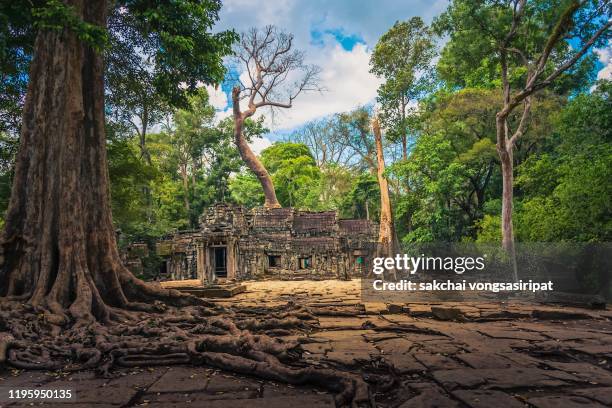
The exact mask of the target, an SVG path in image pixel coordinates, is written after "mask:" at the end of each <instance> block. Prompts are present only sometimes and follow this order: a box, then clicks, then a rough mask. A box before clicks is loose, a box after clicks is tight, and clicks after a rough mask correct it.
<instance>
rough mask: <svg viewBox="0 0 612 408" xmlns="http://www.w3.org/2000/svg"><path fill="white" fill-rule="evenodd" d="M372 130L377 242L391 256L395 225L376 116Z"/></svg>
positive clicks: (392, 253)
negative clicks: (377, 194) (377, 198)
mask: <svg viewBox="0 0 612 408" xmlns="http://www.w3.org/2000/svg"><path fill="white" fill-rule="evenodd" d="M372 130H373V133H374V140H375V142H376V159H377V163H378V165H377V178H378V185H379V187H380V229H379V234H378V242H379V245H380V246H381V250H382V251H383V252H385V255H386V256H393V255H394V254H395V252H396V249H397V239H396V235H395V227H394V225H393V212H392V210H391V198H390V196H389V183H388V182H387V179H386V177H385V175H384V173H385V158H384V156H383V146H382V134H381V131H380V124H379V122H378V118H377V117H374V119H373V120H372Z"/></svg>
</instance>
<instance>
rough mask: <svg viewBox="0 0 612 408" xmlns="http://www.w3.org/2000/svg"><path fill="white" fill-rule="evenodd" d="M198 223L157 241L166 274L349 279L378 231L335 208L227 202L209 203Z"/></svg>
mask: <svg viewBox="0 0 612 408" xmlns="http://www.w3.org/2000/svg"><path fill="white" fill-rule="evenodd" d="M200 224H201V229H200V230H197V231H184V232H179V233H177V234H176V235H175V236H174V237H173V239H171V240H168V241H164V242H160V243H159V244H158V245H157V253H158V255H160V256H162V257H163V258H164V259H165V267H164V268H163V269H165V273H162V275H165V277H166V278H167V279H174V280H178V279H196V278H197V279H201V280H202V282H203V283H211V282H215V281H218V280H220V279H221V280H224V279H227V280H247V279H265V278H275V279H330V278H337V279H348V278H351V277H355V276H361V275H362V273H363V268H364V264H365V262H364V261H365V257H367V256H368V248H371V246H370V245H368V244H369V243H371V242H372V241H373V240H375V238H376V231H377V227H376V224H375V223H373V222H371V221H369V220H344V219H339V218H338V216H337V214H336V212H335V211H325V212H307V211H299V210H295V209H293V208H276V209H263V208H256V209H253V210H246V209H244V208H243V207H239V206H233V205H228V204H217V205H215V206H213V207H210V208H208V209H207V210H206V211H205V212H204V214H203V215H202V217H201V218H200Z"/></svg>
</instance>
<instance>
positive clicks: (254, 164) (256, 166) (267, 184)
mask: <svg viewBox="0 0 612 408" xmlns="http://www.w3.org/2000/svg"><path fill="white" fill-rule="evenodd" d="M239 96H240V88H239V87H234V89H233V90H232V102H233V105H234V143H235V144H236V147H237V148H238V152H239V153H240V157H242V160H243V161H244V163H245V164H246V165H247V167H248V168H249V169H250V170H251V171H252V172H253V173H255V177H257V180H259V183H260V184H261V188H262V189H263V192H264V197H265V202H264V207H266V208H280V207H281V205H280V203H279V202H278V199H277V198H276V190H275V189H274V183H273V182H272V178H271V177H270V174H269V173H268V170H266V168H265V167H264V166H263V164H261V161H259V159H258V158H257V156H256V155H255V153H253V151H252V150H251V148H250V147H249V144H248V143H247V141H246V139H245V138H244V135H243V132H242V131H243V126H244V121H245V120H246V118H248V117H250V116H252V115H253V114H254V113H255V110H254V109H252V111H246V112H245V113H242V112H240V98H239Z"/></svg>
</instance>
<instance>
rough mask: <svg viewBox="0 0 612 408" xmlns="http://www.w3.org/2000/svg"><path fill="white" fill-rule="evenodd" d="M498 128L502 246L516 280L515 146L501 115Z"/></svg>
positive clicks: (498, 118)
mask: <svg viewBox="0 0 612 408" xmlns="http://www.w3.org/2000/svg"><path fill="white" fill-rule="evenodd" d="M496 128H497V129H496V132H497V153H498V154H499V159H500V162H501V169H502V214H501V234H502V247H503V248H504V250H505V251H506V252H507V253H508V256H509V257H510V262H511V263H512V275H513V276H512V277H513V279H514V281H518V271H517V265H516V252H515V248H514V230H513V226H512V201H513V198H514V190H513V188H514V186H513V185H514V162H513V157H512V153H513V152H512V149H513V146H512V145H511V144H510V143H508V142H507V141H506V119H505V118H504V117H502V116H501V115H498V117H497V126H496Z"/></svg>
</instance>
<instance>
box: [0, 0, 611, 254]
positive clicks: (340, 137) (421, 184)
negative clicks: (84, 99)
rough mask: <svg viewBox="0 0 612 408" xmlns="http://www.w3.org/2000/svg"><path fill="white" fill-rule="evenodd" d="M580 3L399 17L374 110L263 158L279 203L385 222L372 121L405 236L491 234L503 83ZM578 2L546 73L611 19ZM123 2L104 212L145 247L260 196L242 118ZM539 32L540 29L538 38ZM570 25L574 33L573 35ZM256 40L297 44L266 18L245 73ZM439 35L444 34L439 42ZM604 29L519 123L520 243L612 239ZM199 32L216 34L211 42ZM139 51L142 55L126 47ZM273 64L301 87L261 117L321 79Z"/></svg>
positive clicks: (260, 122)
mask: <svg viewBox="0 0 612 408" xmlns="http://www.w3.org/2000/svg"><path fill="white" fill-rule="evenodd" d="M573 4H574V3H572V2H565V1H536V2H527V3H525V2H522V1H507V2H468V1H460V0H456V1H454V2H453V3H452V4H451V5H450V6H449V8H448V10H447V11H446V12H445V13H443V14H442V15H441V16H439V17H438V18H436V19H435V20H434V23H433V24H432V26H431V27H428V26H427V25H426V24H425V23H424V22H423V21H422V20H421V19H420V18H418V17H414V18H411V19H409V20H407V21H398V22H397V23H396V24H395V25H394V26H393V27H391V28H390V29H389V31H388V32H387V33H385V34H384V35H383V36H382V37H381V38H380V40H379V42H378V44H377V45H376V47H375V48H374V51H373V53H372V57H371V61H370V69H371V71H372V72H373V73H374V74H375V75H377V76H379V77H380V78H382V79H383V84H382V85H381V87H380V89H379V94H378V100H377V102H376V104H375V105H374V104H373V105H370V106H362V107H358V108H356V109H354V110H353V111H350V112H337V113H330V115H329V116H328V117H325V118H322V119H317V120H315V121H312V122H309V123H307V124H305V125H304V126H302V127H301V128H299V129H297V130H295V131H294V132H293V133H292V134H290V135H288V136H287V137H286V140H284V141H280V142H276V143H274V144H273V145H272V146H271V147H269V148H267V149H265V150H263V151H262V152H261V154H260V155H259V157H258V160H259V161H260V162H261V164H262V165H263V167H264V168H265V170H267V172H268V173H269V176H270V178H271V181H272V182H273V185H274V188H275V193H276V198H277V200H278V203H279V204H280V205H282V206H292V207H297V208H302V209H309V210H329V209H335V210H338V211H339V212H340V214H341V216H343V217H356V218H370V219H373V220H376V221H377V220H378V217H379V211H380V191H379V186H378V183H377V179H376V169H377V163H376V149H375V140H374V135H373V132H372V129H371V121H372V119H373V117H374V115H376V116H377V117H379V118H380V121H381V125H382V127H383V130H384V138H383V143H384V152H385V159H386V161H387V169H386V172H385V175H386V177H387V179H388V181H389V189H390V194H391V202H392V206H393V212H394V217H395V226H396V230H397V234H398V237H399V239H400V240H402V241H405V242H424V241H466V240H469V241H474V240H476V241H488V242H490V241H500V240H501V237H502V234H501V227H502V225H501V212H502V199H503V197H502V193H503V191H502V190H503V189H502V186H503V180H502V177H503V174H502V169H501V166H500V164H501V163H500V155H499V154H498V149H497V145H498V139H497V134H496V131H497V129H496V118H497V116H498V113H499V112H500V111H501V110H503V108H504V104H505V103H506V102H505V99H504V98H505V97H504V93H505V92H506V91H507V90H508V89H509V88H512V87H515V88H517V89H519V88H520V87H521V86H522V85H521V84H522V83H523V82H524V81H525V80H526V78H527V76H528V72H529V67H530V64H533V63H535V62H537V55H535V56H534V55H527V54H526V52H527V51H524V50H538V49H540V48H542V47H545V46H548V45H549V44H548V42H547V41H549V40H550V34H551V32H553V31H554V30H555V29H556V28H557V25H558V23H560V22H561V23H562V22H563V21H564V20H562V19H563V18H565V17H564V16H565V15H564V14H563V13H564V12H565V11H567V9H568V8H571V7H573ZM579 6H580V7H579V8H578V11H576V10H574V14H572V16H573V20H572V21H573V25H572V27H569V26H568V28H567V29H566V31H565V32H562V33H560V34H559V38H557V39H556V42H555V43H554V44H552V45H551V49H550V50H549V51H548V52H549V54H550V55H549V57H548V59H547V60H546V61H544V62H543V65H542V68H541V70H542V72H543V74H542V75H544V74H546V73H550V72H554V71H555V69H557V68H558V67H559V66H561V65H563V64H564V63H565V62H567V61H568V59H571V58H572V57H573V56H574V55H575V54H576V50H577V49H579V47H580V44H577V43H576V41H578V40H576V39H575V36H581V37H580V39H582V40H583V42H585V41H588V40H589V39H590V38H591V37H592V36H593V35H594V34H595V33H597V30H598V29H600V28H601V18H602V16H604V17H605V16H606V15H609V5H606V4H605V2H596V1H594V2H590V3H589V4H582V3H580V4H579ZM3 7H4V8H3V9H2V10H1V11H2V13H0V14H3V15H5V16H9V17H10V13H11V10H13V8H14V7H13V6H7V5H5V6H3ZM11 7H13V8H11ZM521 7H523V9H521ZM120 10H121V9H120V8H117V9H114V11H113V14H111V16H110V17H109V27H111V28H112V27H114V25H115V26H116V27H122V29H123V31H120V29H117V30H116V31H113V30H110V32H111V33H113V32H117V34H115V35H111V36H110V37H109V39H108V41H109V42H110V43H111V44H112V45H113V46H112V48H111V49H112V52H110V53H109V54H108V57H107V68H106V75H105V76H106V89H105V98H106V100H107V107H106V113H107V123H106V128H107V139H108V140H107V149H108V158H109V172H110V179H111V199H112V210H113V217H114V223H115V225H116V227H117V228H118V229H119V230H120V231H121V232H122V234H123V237H124V238H125V240H126V241H133V240H154V239H157V238H159V237H161V236H163V235H165V234H168V233H170V232H171V231H173V230H177V229H188V228H195V227H197V225H198V217H199V215H200V214H201V212H202V210H203V209H204V208H205V207H206V206H209V205H211V204H213V203H215V202H220V201H225V202H233V203H237V204H242V205H245V206H248V207H254V206H258V205H262V204H264V192H263V190H262V187H261V183H260V180H258V177H256V175H255V173H253V172H252V171H251V170H252V167H251V166H250V165H248V163H247V164H245V161H244V160H242V158H241V154H242V152H241V150H240V149H237V148H236V146H235V140H236V139H235V138H236V133H235V132H236V122H235V118H231V117H230V118H227V119H224V120H222V121H220V122H217V121H215V109H214V108H213V107H212V105H211V104H210V101H209V99H208V95H207V93H206V90H205V88H204V87H201V86H199V85H198V84H197V83H195V82H189V81H187V80H188V79H189V78H187V77H185V78H169V76H171V75H175V74H174V71H173V70H169V69H167V66H164V64H163V61H160V59H159V58H157V59H156V58H154V56H155V53H156V42H155V39H152V38H148V39H147V38H145V39H144V40H143V39H142V38H138V40H137V41H136V34H135V32H136V31H137V30H138V29H139V24H141V22H140V21H139V20H138V18H136V17H133V16H126V15H124V14H122V13H121V11H120ZM521 10H523V11H522V13H523V19H522V20H520V21H519V23H517V27H518V29H517V30H518V31H517V33H516V34H515V37H514V39H512V40H511V42H512V43H511V44H507V45H506V46H505V47H506V48H500V47H496V46H495V41H493V42H491V41H489V40H487V39H486V38H485V37H486V36H485V35H484V34H486V35H490V36H492V38H494V39H496V38H501V37H503V36H504V34H507V33H508V30H511V28H512V27H513V18H514V17H513V16H515V17H516V15H517V12H521ZM13 11H14V10H13ZM496 12H497V13H496ZM495 13H496V14H495ZM468 16H471V17H470V18H468ZM479 19H485V20H486V21H487V22H488V25H487V26H486V27H487V28H486V30H487V31H490V32H487V33H484V34H483V32H482V30H484V28H483V27H482V26H481V25H480V24H479V21H481V20H479ZM598 19H599V20H598ZM598 22H599V23H600V24H599V25H598V24H597V23H598ZM28 23H29V22H27V21H25V22H23V27H26V28H27V27H30V26H29V25H28ZM16 24H19V21H16ZM555 24H557V25H555ZM534 25H539V26H541V27H545V28H546V29H542V30H533V29H531V28H533V26H534ZM125 27H127V28H125ZM577 28H580V30H582V31H581V32H580V33H574V34H575V35H574V34H572V33H571V30H575V29H576V30H577ZM266 30H268V31H266ZM16 32H19V33H20V35H19V36H12V37H10V39H11V41H13V44H11V47H8V46H7V47H6V49H7V50H21V52H18V51H15V52H12V53H10V52H5V53H4V54H3V60H2V64H3V67H6V68H7V69H6V70H5V71H3V72H7V73H8V74H4V76H3V78H2V91H3V92H2V95H3V96H2V100H0V102H1V103H2V105H1V113H2V117H3V119H4V120H3V123H2V129H0V131H1V133H0V135H1V137H0V146H1V147H2V149H1V155H0V214H3V213H4V211H5V209H6V207H7V205H8V200H9V194H10V184H11V177H12V169H13V160H14V153H15V150H16V145H17V129H18V128H19V125H20V119H19V115H20V108H21V104H22V101H23V99H22V98H23V94H24V93H25V83H24V77H23V75H21V76H20V75H17V73H19V72H24V71H26V69H27V65H28V58H27V55H29V52H28V50H29V49H30V48H29V47H31V44H32V42H31V41H32V38H31V37H32V35H33V34H32V32H31V31H28V30H22V31H16ZM258 33H259V35H260V37H259V38H258V37H257V34H258ZM265 33H267V34H268V35H271V36H272V37H273V38H274V39H275V41H276V44H277V46H278V47H281V48H280V49H282V47H289V48H291V40H292V37H291V36H290V35H289V34H285V33H282V32H278V31H275V29H274V28H266V29H264V30H263V31H261V32H259V31H257V30H252V31H250V32H247V33H245V34H244V35H243V36H242V37H241V38H240V39H239V40H238V42H237V43H235V47H234V54H235V55H236V56H237V58H238V60H239V62H240V61H242V62H243V63H244V64H245V66H246V67H248V64H250V63H253V61H252V59H251V58H252V57H253V56H252V55H251V54H252V53H251V54H250V53H249V51H250V48H249V47H252V46H253V44H255V43H256V41H258V40H259V41H262V38H263V37H261V35H263V34H265ZM130 35H132V37H130ZM226 35H229V34H226ZM440 35H447V36H448V38H449V39H448V41H447V42H446V43H445V45H444V46H443V47H441V48H438V47H437V46H436V44H437V43H438V38H439V36H440ZM6 38H9V37H6ZM608 39H609V30H608V29H606V30H605V31H604V32H603V33H600V36H599V37H598V38H597V40H596V42H593V43H592V44H590V45H589V48H588V49H587V50H586V51H585V53H584V54H583V55H580V56H579V58H577V59H576V61H574V63H573V65H571V66H570V67H568V68H567V69H566V70H565V71H563V72H562V73H561V74H560V75H559V76H558V78H556V80H555V81H554V82H551V83H550V84H549V85H547V86H546V87H545V88H544V87H543V88H542V89H541V90H540V91H539V92H537V93H534V94H533V95H532V96H531V97H530V100H529V117H528V121H527V122H528V123H527V125H525V126H524V128H522V129H521V137H520V138H519V139H517V140H516V142H515V143H514V146H513V157H512V163H513V171H512V172H513V176H514V180H513V186H514V188H513V192H514V197H513V199H512V202H513V203H514V208H513V214H514V234H515V235H516V239H517V240H520V241H606V240H610V238H611V234H612V232H611V224H610V200H609V197H610V196H612V194H611V191H610V189H611V187H610V183H609V180H610V179H611V177H610V176H611V174H610V172H611V170H610V169H611V168H612V166H611V164H612V163H611V161H612V150H611V149H612V147H611V146H612V145H611V140H610V137H611V136H610V127H611V126H610V121H611V117H610V115H611V114H610V112H612V109H611V108H612V106H611V102H610V98H609V96H610V89H611V85H610V82H609V81H600V82H597V83H596V82H595V78H594V77H595V73H596V57H595V54H594V53H593V52H592V48H593V46H594V45H595V44H600V45H601V44H604V45H605V44H606V43H607V41H608ZM201 40H202V41H204V42H206V41H208V42H210V41H213V40H212V39H211V38H209V37H204V36H203V37H202V38H201ZM214 40H215V41H219V42H223V43H224V44H227V43H228V41H229V40H228V39H227V38H216V39H214ZM570 40H571V41H574V43H572V44H573V45H572V44H570ZM254 41H255V42H254ZM492 44H493V45H492ZM134 47H137V48H138V49H139V50H140V51H139V52H138V53H136V54H134V52H132V51H133V49H134ZM278 49H279V48H276V51H278ZM500 50H502V51H504V52H505V54H504V53H503V52H500ZM196 51H197V50H196ZM190 52H194V51H193V50H191V51H190ZM202 52H203V51H202ZM534 53H535V51H534ZM131 55H138V56H139V58H138V59H134V58H131V57H130V56H131ZM196 55H197V53H196ZM273 56H274V50H272V51H271V53H270V54H269V55H267V56H265V58H267V60H266V61H267V62H268V63H269V64H270V66H271V67H272V64H275V63H276V64H278V61H275V60H274V59H273ZM175 57H177V58H178V56H175ZM502 57H503V58H502ZM504 58H505V62H504V61H502V59H504ZM259 62H261V61H259ZM504 64H505V66H506V71H507V72H506V74H505V75H506V76H505V79H504V78H502V76H503V75H502V74H503V71H504V69H503V66H504ZM283 66H284V67H287V69H292V70H297V71H300V72H301V73H302V78H303V80H302V82H301V83H300V84H299V85H298V88H297V89H293V92H294V93H293V94H292V93H291V92H289V98H291V99H290V100H288V102H287V101H284V100H281V99H282V98H280V99H279V98H276V99H274V98H275V97H277V95H280V93H274V92H272V93H270V94H269V97H267V99H265V100H262V101H261V105H260V106H258V107H257V109H258V111H261V109H263V108H265V107H272V108H289V107H290V106H291V103H290V102H291V101H292V100H293V98H295V97H296V96H297V95H298V94H299V93H300V92H302V91H304V92H305V91H308V90H312V89H315V88H316V75H317V73H318V72H317V70H316V67H309V66H306V65H304V63H303V56H302V55H301V54H300V53H299V52H298V53H293V54H291V55H290V58H289V59H288V60H285V61H283ZM8 68H11V69H12V70H13V71H11V70H10V69H8ZM188 68H190V69H191V70H192V71H193V72H191V74H193V75H192V76H194V77H195V76H198V75H196V74H201V73H199V72H197V70H198V69H199V68H198V67H197V66H196V65H195V64H194V65H193V66H191V67H188ZM273 68H274V67H273ZM215 69H217V68H215ZM215 69H212V70H210V71H211V72H207V75H209V76H211V78H212V76H214V75H216V76H217V77H218V76H219V74H220V72H221V71H215ZM218 69H219V70H220V69H221V67H219V68H218ZM11 72H13V73H14V74H13V75H10V73H11ZM270 72H274V69H271V71H270ZM508 75H509V76H508ZM170 79H171V82H172V83H179V82H180V83H181V84H182V88H181V87H179V88H167V87H164V85H163V84H165V83H168V81H169V80H170ZM251 80H252V81H251V83H250V84H243V86H242V88H240V89H239V91H241V92H242V93H241V94H239V95H238V98H239V99H245V98H247V99H248V97H249V96H250V95H259V94H258V93H257V91H256V89H255V87H257V86H264V87H265V86H266V82H265V81H266V76H265V72H264V75H263V79H262V81H261V85H258V80H257V78H256V77H252V78H251ZM504 81H505V82H506V88H504V83H503V82H504ZM274 84H275V86H278V85H276V83H274ZM290 91H291V90H290ZM283 95H284V94H283ZM330 97H331V96H330ZM287 103H288V104H287ZM285 105H287V106H285ZM253 113H255V111H253ZM523 114H524V110H523V109H522V108H521V109H517V110H514V111H511V112H509V113H508V115H507V123H508V126H509V127H510V128H512V129H514V128H517V127H518V126H523V125H521V122H522V116H523ZM254 117H255V116H251V115H249V116H245V119H244V124H243V125H242V127H241V129H242V133H241V137H243V138H244V140H245V141H247V142H248V141H252V140H253V139H255V138H258V137H261V136H263V135H265V134H266V133H268V131H269V130H268V129H266V127H265V126H264V119H263V116H259V118H258V119H254ZM243 157H244V156H243ZM0 222H3V221H2V218H1V217H0Z"/></svg>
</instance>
